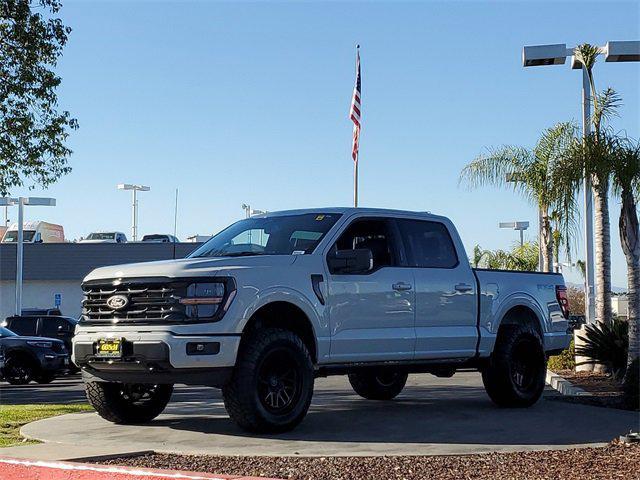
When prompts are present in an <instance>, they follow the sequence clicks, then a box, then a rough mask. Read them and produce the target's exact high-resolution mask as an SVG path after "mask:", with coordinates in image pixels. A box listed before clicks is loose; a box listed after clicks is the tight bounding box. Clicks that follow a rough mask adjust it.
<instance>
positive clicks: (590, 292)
mask: <svg viewBox="0 0 640 480" xmlns="http://www.w3.org/2000/svg"><path fill="white" fill-rule="evenodd" d="M576 51H577V47H575V48H567V45H566V44H564V43H560V44H554V45H535V46H526V47H524V48H523V49H522V66H524V67H537V66H547V65H562V64H564V63H565V62H566V59H567V57H572V61H571V68H573V69H581V70H582V134H583V135H584V136H585V137H586V136H587V135H589V132H590V131H591V123H590V116H591V113H590V111H591V85H590V83H589V74H588V72H587V67H586V65H584V64H583V63H582V62H580V61H578V60H577V58H576V56H575V54H576ZM598 55H604V56H605V62H638V61H640V41H628V42H607V44H606V45H605V46H603V47H598ZM584 177H585V178H584V246H585V271H586V272H585V273H586V275H585V282H586V287H587V288H586V291H585V314H586V319H587V323H592V322H594V321H595V309H596V307H595V302H594V298H593V297H594V285H593V284H594V273H593V192H592V189H591V181H590V179H589V178H588V177H587V175H585V176H584Z"/></svg>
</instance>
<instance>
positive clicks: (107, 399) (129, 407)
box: [85, 382, 173, 424]
mask: <svg viewBox="0 0 640 480" xmlns="http://www.w3.org/2000/svg"><path fill="white" fill-rule="evenodd" d="M136 390H139V391H142V390H146V391H147V393H146V394H145V395H146V396H143V397H140V398H136V396H137V395H139V393H135V391H136ZM85 393H86V395H87V399H88V400H89V403H90V404H91V406H92V407H93V408H95V409H96V412H98V415H100V416H101V417H102V418H104V419H105V420H108V421H110V422H113V423H119V424H140V423H146V422H149V421H151V420H153V419H154V418H156V417H157V416H158V415H160V414H161V413H162V411H163V410H164V409H165V407H166V406H167V403H169V400H170V399H171V394H172V393H173V385H164V384H163V385H142V384H126V383H114V382H87V383H85Z"/></svg>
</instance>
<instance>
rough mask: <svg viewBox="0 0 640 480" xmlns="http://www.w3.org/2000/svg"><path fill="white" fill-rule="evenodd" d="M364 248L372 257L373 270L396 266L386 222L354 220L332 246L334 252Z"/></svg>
mask: <svg viewBox="0 0 640 480" xmlns="http://www.w3.org/2000/svg"><path fill="white" fill-rule="evenodd" d="M359 248H366V249H369V250H371V255H372V256H373V270H377V269H379V268H382V267H390V266H394V265H397V264H398V262H397V254H396V249H395V246H394V243H393V236H392V234H391V230H390V228H389V222H387V221H386V220H356V221H355V222H353V223H352V224H351V225H349V227H347V229H346V230H345V231H344V232H343V233H342V235H340V238H338V240H336V243H335V244H334V245H333V247H332V249H333V251H336V250H355V249H359Z"/></svg>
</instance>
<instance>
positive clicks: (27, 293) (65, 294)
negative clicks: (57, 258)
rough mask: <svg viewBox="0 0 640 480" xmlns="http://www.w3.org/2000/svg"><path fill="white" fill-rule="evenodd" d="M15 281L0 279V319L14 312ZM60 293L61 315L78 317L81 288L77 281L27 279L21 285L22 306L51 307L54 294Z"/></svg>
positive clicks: (80, 305)
mask: <svg viewBox="0 0 640 480" xmlns="http://www.w3.org/2000/svg"><path fill="white" fill-rule="evenodd" d="M15 292H16V291H15V282H12V281H6V280H5V281H0V319H2V320H4V319H5V318H6V317H8V316H10V315H13V314H14V313H15V305H16V297H15V295H16V293H15ZM56 293H60V294H62V304H61V305H60V310H61V311H62V314H63V315H68V316H70V317H75V318H78V317H79V316H80V313H81V310H82V289H81V288H80V282H79V281H70V280H29V281H25V282H24V285H23V287H22V308H53V307H55V301H54V295H55V294H56Z"/></svg>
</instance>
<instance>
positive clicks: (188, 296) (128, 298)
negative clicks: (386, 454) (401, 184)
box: [73, 208, 571, 432]
mask: <svg viewBox="0 0 640 480" xmlns="http://www.w3.org/2000/svg"><path fill="white" fill-rule="evenodd" d="M83 289H84V293H85V300H84V302H83V317H82V320H81V321H80V323H79V325H78V327H77V329H76V335H75V337H74V341H73V356H74V358H73V361H74V362H75V363H76V364H77V365H79V366H80V367H81V368H82V371H83V376H84V380H85V382H86V392H87V396H88V398H89V401H90V402H91V404H92V405H93V406H94V407H95V408H96V410H97V411H98V413H99V414H100V415H101V416H102V417H104V418H106V419H107V420H110V421H112V422H116V423H141V422H146V421H150V420H151V419H153V418H155V417H156V416H157V415H159V414H160V413H161V412H162V411H163V409H164V408H165V406H166V405H167V403H168V401H169V399H170V397H171V393H172V390H173V384H174V383H181V384H197V385H209V386H213V387H218V388H221V389H222V393H223V398H224V403H225V407H226V409H227V411H228V413H229V415H230V416H231V418H232V419H233V420H234V421H235V422H236V423H238V424H239V425H240V426H241V427H243V428H244V429H247V430H249V431H257V432H281V431H285V430H288V429H291V428H293V427H295V426H296V425H297V424H298V423H299V422H300V421H301V420H302V419H303V418H304V416H305V414H306V412H307V409H308V407H309V403H310V402H311V397H312V395H313V385H314V378H315V377H321V376H327V375H344V374H347V375H348V376H349V381H350V383H351V385H352V386H353V389H354V390H355V391H356V392H357V393H358V394H359V395H361V396H362V397H365V398H368V399H376V400H390V399H392V398H394V397H395V396H396V395H398V394H399V393H400V392H401V391H402V389H403V387H404V385H405V382H406V380H407V375H408V374H409V373H431V374H435V375H438V376H451V375H453V374H454V373H455V372H456V371H458V370H478V371H480V372H482V379H483V382H484V385H485V387H486V390H487V393H488V395H489V397H491V399H492V400H493V401H494V402H495V403H496V404H497V405H500V406H504V407H526V406H529V405H532V404H533V403H535V402H536V401H537V400H538V398H539V397H540V395H541V393H542V390H543V388H544V381H545V372H546V356H547V355H548V354H550V353H553V352H558V351H560V350H562V349H564V348H566V347H567V346H568V345H569V341H570V338H571V330H570V328H569V325H568V321H567V319H568V316H569V310H568V307H569V306H568V301H567V296H566V289H565V286H564V281H563V278H562V276H561V275H559V274H543V273H535V272H510V271H490V270H479V269H473V268H471V267H470V266H469V261H468V259H467V256H466V254H465V251H464V248H463V245H462V242H461V241H460V238H459V236H458V233H457V231H456V229H455V228H454V226H453V224H452V223H451V221H450V220H448V219H447V218H445V217H440V216H436V215H431V214H428V213H415V212H405V211H394V210H381V209H368V208H358V209H355V208H327V209H319V210H295V211H286V212H277V213H268V214H265V215H260V216H256V217H252V218H248V219H245V220H241V221H239V222H237V223H234V224H233V225H231V226H230V227H228V228H226V229H225V230H223V231H222V232H220V233H219V234H217V235H215V236H214V237H213V238H212V239H211V240H209V241H208V242H207V243H205V244H204V245H202V246H201V247H199V248H198V249H197V250H195V251H194V252H193V253H192V254H191V255H189V257H188V258H185V259H181V260H169V261H160V262H149V263H138V264H131V265H116V266H112V267H103V268H98V269H96V270H94V271H93V272H91V273H90V274H89V275H88V276H87V277H86V279H85V280H84V283H83Z"/></svg>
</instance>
